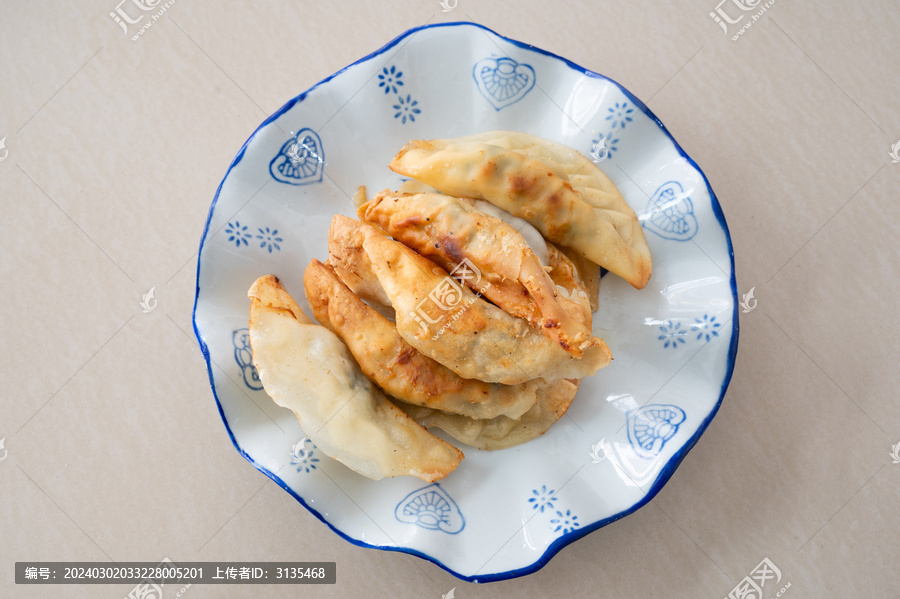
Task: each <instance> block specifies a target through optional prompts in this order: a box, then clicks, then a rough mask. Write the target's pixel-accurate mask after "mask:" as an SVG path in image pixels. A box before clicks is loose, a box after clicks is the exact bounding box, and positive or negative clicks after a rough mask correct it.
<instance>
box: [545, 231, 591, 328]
mask: <svg viewBox="0 0 900 599" xmlns="http://www.w3.org/2000/svg"><path fill="white" fill-rule="evenodd" d="M549 245H551V246H553V248H554V249H555V251H556V254H557V256H563V257H565V258H567V259H568V262H569V264H571V265H572V267H573V268H574V269H575V271H576V272H577V277H578V280H579V281H580V282H581V285H583V287H584V292H585V293H586V294H587V296H588V300H590V302H591V312H596V311H597V308H598V307H599V305H600V267H599V266H597V265H596V264H594V263H593V262H591V261H590V260H588V259H587V258H585V257H584V256H582V255H581V254H579V253H578V252H577V251H575V250H573V249H572V248H567V247H565V246H554V245H553V244H549ZM551 278H553V277H552V273H551ZM553 280H554V281H555V280H556V279H555V278H553ZM557 285H559V283H557Z"/></svg>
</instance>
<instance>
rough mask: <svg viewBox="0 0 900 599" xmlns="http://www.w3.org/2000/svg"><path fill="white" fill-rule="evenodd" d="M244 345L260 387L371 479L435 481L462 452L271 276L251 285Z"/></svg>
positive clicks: (327, 449) (328, 450)
mask: <svg viewBox="0 0 900 599" xmlns="http://www.w3.org/2000/svg"><path fill="white" fill-rule="evenodd" d="M248 296H249V297H250V299H251V304H250V345H251V348H252V350H253V364H254V365H255V366H256V369H257V370H258V371H259V378H260V380H261V381H262V384H263V387H264V388H265V390H266V393H268V394H269V396H270V397H271V398H272V399H273V400H274V401H275V403H277V404H278V405H280V406H282V407H285V408H288V409H290V410H292V411H293V412H294V414H296V416H297V420H299V421H300V426H302V427H303V430H304V432H305V433H306V434H307V435H308V436H309V438H310V440H311V441H312V442H313V443H315V444H316V446H317V447H318V448H319V449H321V450H322V452H323V453H325V454H326V455H328V456H331V457H333V458H335V459H336V460H338V461H340V462H342V463H344V464H345V465H346V466H348V467H349V468H351V469H352V470H355V471H356V472H359V473H360V474H362V475H364V476H367V477H369V478H372V479H376V480H377V479H380V478H383V477H385V476H390V477H393V476H400V475H411V476H416V477H418V478H421V479H422V480H426V481H429V482H430V481H435V480H439V479H441V478H443V477H445V476H447V474H448V473H450V472H451V471H453V470H454V469H455V468H456V466H457V465H458V464H459V462H460V460H461V459H462V457H463V455H462V452H460V451H459V450H458V449H456V448H455V447H453V446H452V445H450V444H449V443H446V442H445V441H443V440H441V439H438V438H437V437H435V436H434V435H432V434H431V433H429V432H427V431H426V430H425V429H423V428H422V427H421V426H419V425H418V424H416V423H415V422H414V421H413V420H412V419H410V418H409V417H408V416H407V415H406V414H405V413H404V412H402V411H401V410H400V409H399V408H397V406H395V405H394V404H392V403H391V402H390V401H389V400H388V399H387V398H386V397H385V396H384V394H383V393H382V392H381V391H380V390H379V389H378V388H377V387H375V386H374V385H373V384H372V383H371V382H370V381H369V380H368V379H367V378H366V377H365V376H363V374H362V372H360V370H359V367H358V366H357V365H356V362H354V361H353V358H352V357H351V356H350V354H349V352H348V351H347V348H346V347H345V346H344V344H343V343H341V340H340V339H338V337H337V335H335V334H334V333H332V332H331V331H329V330H328V329H326V328H325V327H322V326H319V325H316V324H311V321H310V320H309V318H308V317H307V316H306V315H304V314H303V311H302V310H301V309H300V306H298V305H297V303H296V302H295V301H294V300H293V298H291V297H290V295H289V294H288V293H287V291H285V290H284V288H283V287H282V286H281V284H280V283H279V282H278V279H277V278H276V277H274V276H272V275H267V276H264V277H260V278H259V279H257V280H256V282H255V283H253V286H252V287H250V290H249V292H248Z"/></svg>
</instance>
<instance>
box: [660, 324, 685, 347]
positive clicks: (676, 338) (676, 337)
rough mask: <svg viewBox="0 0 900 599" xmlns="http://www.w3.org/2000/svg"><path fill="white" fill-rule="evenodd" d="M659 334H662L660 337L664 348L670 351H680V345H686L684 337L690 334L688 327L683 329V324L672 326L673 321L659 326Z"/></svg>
mask: <svg viewBox="0 0 900 599" xmlns="http://www.w3.org/2000/svg"><path fill="white" fill-rule="evenodd" d="M659 332H660V333H662V335H660V336H659V337H658V339H659V340H660V341H662V342H663V347H664V348H666V349H668V348H669V347H671V348H672V349H678V347H679V345H678V344H679V343H685V340H684V337H685V335H687V334H688V331H687V327H685V328H683V329H682V328H681V323H680V322H676V323H675V324H672V321H671V320H667V321H666V322H664V323H663V324H661V325H660V326H659Z"/></svg>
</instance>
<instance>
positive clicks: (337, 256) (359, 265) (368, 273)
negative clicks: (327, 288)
mask: <svg viewBox="0 0 900 599" xmlns="http://www.w3.org/2000/svg"><path fill="white" fill-rule="evenodd" d="M361 225H362V223H360V222H359V221H358V220H355V219H352V218H350V217H349V216H344V215H343V214H336V215H335V216H334V218H333V219H331V226H330V227H329V228H328V264H329V265H331V267H332V268H334V271H335V272H336V273H337V275H338V276H339V277H340V278H341V280H342V281H343V282H344V283H345V284H346V285H347V287H349V288H350V289H351V290H352V291H353V293H355V294H356V295H358V296H359V297H361V298H362V299H364V300H366V301H367V302H369V303H370V304H373V305H381V306H390V305H391V299H390V298H389V297H388V296H387V293H385V292H384V288H383V287H382V286H381V283H380V282H379V281H378V277H376V276H375V274H374V272H373V271H372V261H371V259H370V258H369V256H368V254H366V253H365V252H364V251H363V241H364V240H365V238H366V237H368V236H370V235H382V233H381V232H380V231H378V230H377V229H375V228H374V227H372V226H370V225H365V226H361Z"/></svg>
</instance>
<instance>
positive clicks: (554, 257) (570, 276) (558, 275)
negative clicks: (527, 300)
mask: <svg viewBox="0 0 900 599" xmlns="http://www.w3.org/2000/svg"><path fill="white" fill-rule="evenodd" d="M547 257H548V261H549V263H550V278H551V279H552V280H553V283H554V284H555V285H556V289H557V293H559V294H561V295H564V296H565V297H566V298H567V299H568V303H567V306H568V307H567V310H568V312H569V315H570V316H572V317H573V318H575V319H576V320H578V321H579V322H580V323H582V324H583V325H584V326H586V327H587V328H588V329H590V328H591V327H592V326H593V321H594V317H593V314H592V313H593V311H594V310H593V307H592V305H591V300H590V297H589V290H588V287H587V284H586V283H585V282H584V280H583V279H582V278H581V275H580V274H579V272H578V268H577V267H576V265H575V263H574V262H573V261H572V260H570V259H569V258H568V256H566V255H565V254H564V253H563V252H562V251H561V250H560V249H559V248H558V247H556V246H555V245H553V244H552V243H548V244H547ZM598 268H599V267H598Z"/></svg>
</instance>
